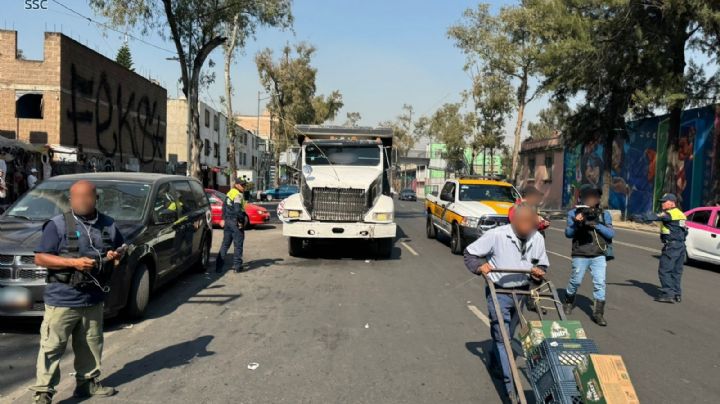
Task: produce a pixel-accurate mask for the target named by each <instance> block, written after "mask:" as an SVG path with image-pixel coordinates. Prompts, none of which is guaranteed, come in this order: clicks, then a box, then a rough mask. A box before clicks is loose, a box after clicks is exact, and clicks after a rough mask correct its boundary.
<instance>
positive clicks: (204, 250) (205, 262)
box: [195, 236, 210, 272]
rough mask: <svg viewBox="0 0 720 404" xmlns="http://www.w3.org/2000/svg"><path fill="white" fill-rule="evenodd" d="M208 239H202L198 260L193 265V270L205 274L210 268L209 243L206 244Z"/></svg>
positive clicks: (206, 237)
mask: <svg viewBox="0 0 720 404" xmlns="http://www.w3.org/2000/svg"><path fill="white" fill-rule="evenodd" d="M208 238H209V237H208V236H205V238H204V239H203V242H202V246H201V247H200V258H198V261H197V263H195V269H196V270H197V271H198V272H205V271H207V269H208V267H209V266H210V243H209V242H208Z"/></svg>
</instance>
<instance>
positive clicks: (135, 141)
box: [67, 64, 165, 171]
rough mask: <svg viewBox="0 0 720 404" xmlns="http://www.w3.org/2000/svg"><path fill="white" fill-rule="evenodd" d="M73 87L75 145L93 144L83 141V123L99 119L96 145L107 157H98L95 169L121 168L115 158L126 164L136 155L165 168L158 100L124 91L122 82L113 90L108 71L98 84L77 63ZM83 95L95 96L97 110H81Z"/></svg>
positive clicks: (71, 115)
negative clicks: (79, 103) (117, 165)
mask: <svg viewBox="0 0 720 404" xmlns="http://www.w3.org/2000/svg"><path fill="white" fill-rule="evenodd" d="M70 88H71V91H70V106H69V108H68V110H67V118H68V119H69V120H70V122H71V124H72V136H73V138H72V142H73V145H74V146H80V147H82V146H85V147H91V146H92V145H82V144H79V141H80V140H79V125H92V124H93V122H94V123H95V128H94V132H95V141H96V147H93V148H96V149H97V150H99V151H100V153H102V157H105V159H103V163H102V164H97V160H95V164H94V166H95V167H93V168H94V169H97V170H98V171H108V170H110V171H112V170H115V169H116V168H120V167H115V163H114V160H115V159H117V160H118V161H119V163H120V165H121V167H122V165H123V163H127V162H129V161H130V158H135V159H137V161H138V162H140V164H150V163H152V166H153V171H155V168H156V167H155V166H157V168H160V167H162V170H164V165H165V163H164V161H165V150H164V147H165V136H164V133H163V132H162V131H161V128H160V123H161V119H162V117H161V116H160V115H159V113H158V110H159V108H158V100H151V99H150V98H149V97H148V96H147V95H141V96H137V95H136V94H135V92H131V93H129V94H126V95H124V94H123V86H122V83H118V84H117V86H116V87H115V93H114V94H113V91H112V89H113V88H112V86H111V85H110V82H109V80H108V76H107V73H105V72H101V73H100V77H99V80H98V82H97V86H96V85H95V79H94V78H92V77H90V78H88V77H83V76H82V75H80V74H79V73H78V72H77V69H76V68H75V65H74V64H71V66H70ZM81 98H82V99H90V100H93V103H94V110H90V109H82V110H81V109H80V108H79V107H78V102H79V101H80V100H81ZM160 101H161V102H165V100H164V99H163V100H160ZM133 116H134V117H133ZM123 139H129V143H130V145H129V146H130V147H129V150H125V149H124V142H123ZM126 144H127V142H125V145H126ZM125 147H126V146H125ZM108 162H109V163H108Z"/></svg>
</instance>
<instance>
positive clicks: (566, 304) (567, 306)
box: [563, 293, 575, 316]
mask: <svg viewBox="0 0 720 404" xmlns="http://www.w3.org/2000/svg"><path fill="white" fill-rule="evenodd" d="M574 308H575V295H568V294H567V293H566V294H565V300H564V301H563V311H564V312H565V314H566V315H568V316H569V315H570V313H572V311H573V309H574Z"/></svg>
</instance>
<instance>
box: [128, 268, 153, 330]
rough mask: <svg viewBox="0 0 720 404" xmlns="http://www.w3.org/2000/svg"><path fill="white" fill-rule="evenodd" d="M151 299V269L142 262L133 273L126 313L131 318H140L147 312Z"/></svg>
mask: <svg viewBox="0 0 720 404" xmlns="http://www.w3.org/2000/svg"><path fill="white" fill-rule="evenodd" d="M149 301H150V271H148V269H147V265H145V263H143V262H141V263H140V264H139V265H138V266H137V267H136V268H135V273H134V274H133V279H132V282H131V283H130V292H129V294H128V300H127V306H125V313H126V314H127V316H128V317H129V318H140V317H142V316H143V314H145V309H147V305H148V302H149Z"/></svg>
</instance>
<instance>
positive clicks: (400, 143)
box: [358, 104, 415, 157]
mask: <svg viewBox="0 0 720 404" xmlns="http://www.w3.org/2000/svg"><path fill="white" fill-rule="evenodd" d="M413 112H414V109H413V107H412V105H410V104H403V106H402V112H401V113H400V115H398V116H397V118H396V119H395V120H394V121H383V122H380V123H379V124H378V126H379V127H382V128H391V129H392V131H393V149H394V150H395V153H396V155H397V156H398V157H406V156H407V155H408V152H410V150H411V149H412V148H413V147H414V146H415V136H414V134H413V122H412V115H413ZM358 115H359V114H358Z"/></svg>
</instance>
